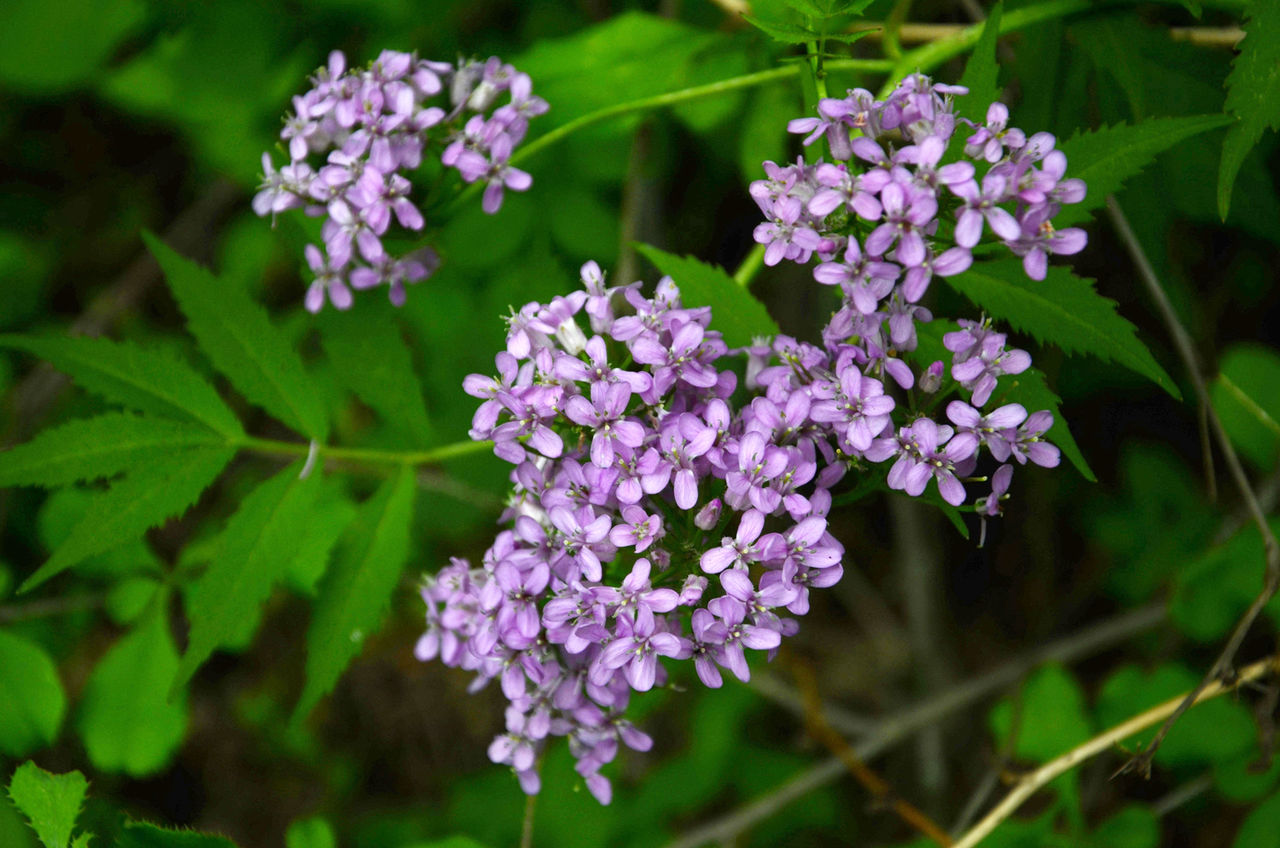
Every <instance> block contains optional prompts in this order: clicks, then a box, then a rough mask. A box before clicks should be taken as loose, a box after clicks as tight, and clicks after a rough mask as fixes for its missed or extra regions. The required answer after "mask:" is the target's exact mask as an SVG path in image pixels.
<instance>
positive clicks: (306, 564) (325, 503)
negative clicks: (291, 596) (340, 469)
mask: <svg viewBox="0 0 1280 848" xmlns="http://www.w3.org/2000/svg"><path fill="white" fill-rule="evenodd" d="M355 517H356V506H355V504H353V503H352V502H351V501H350V499H348V498H347V497H346V495H335V496H330V497H326V496H325V495H324V494H321V495H320V496H319V498H318V499H317V501H316V505H315V508H314V511H313V512H312V515H311V522H310V524H309V526H308V529H307V532H306V535H305V536H304V538H302V539H301V540H300V541H299V542H298V550H297V554H296V555H295V557H294V560H293V562H292V563H291V564H290V565H289V571H288V573H287V574H286V575H285V580H286V582H287V583H288V584H289V586H290V588H292V589H294V590H296V591H298V592H302V593H303V594H306V595H312V596H314V595H315V592H316V584H317V583H318V582H319V581H320V578H321V576H323V574H324V572H325V569H326V568H328V567H329V555H330V554H331V553H332V552H333V548H334V545H336V544H337V543H338V538H339V537H340V536H341V535H342V533H343V531H345V530H346V529H347V526H348V525H350V524H351V522H352V521H353V520H354V519H355Z"/></svg>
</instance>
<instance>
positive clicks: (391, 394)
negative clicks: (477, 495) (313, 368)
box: [320, 300, 431, 444]
mask: <svg viewBox="0 0 1280 848" xmlns="http://www.w3.org/2000/svg"><path fill="white" fill-rule="evenodd" d="M393 310H394V307H392V306H391V305H390V304H389V303H386V302H385V301H381V300H379V301H375V302H362V303H360V304H357V305H356V307H355V308H354V309H351V310H350V311H346V312H343V311H339V310H336V309H330V310H327V311H326V312H325V313H324V314H323V315H322V316H321V329H322V333H321V336H320V340H321V342H322V343H323V344H324V349H325V353H327V354H328V355H329V361H330V362H331V363H333V368H334V371H335V372H336V373H337V375H338V379H339V380H341V381H342V383H343V384H344V385H345V386H346V387H347V388H348V389H351V390H352V391H353V392H355V395H356V397H358V398H360V400H362V401H364V402H365V403H366V404H368V405H369V406H370V407H371V408H372V409H373V410H374V411H375V412H377V413H379V414H380V415H381V416H382V417H383V419H384V420H385V421H386V423H387V424H389V425H391V426H392V427H395V428H396V429H397V430H399V431H400V432H403V433H406V434H407V435H409V436H412V437H413V438H414V439H415V440H417V441H418V442H419V443H420V444H425V443H427V442H429V441H430V440H431V424H430V422H428V420H427V407H426V404H425V403H424V402H423V396H422V384H421V383H420V382H419V381H418V377H417V375H416V374H415V373H414V370H413V356H412V354H411V353H410V352H409V346H408V345H407V344H405V341H404V336H403V335H401V333H400V324H399V320H398V316H397V315H396V314H395V313H394V311H393Z"/></svg>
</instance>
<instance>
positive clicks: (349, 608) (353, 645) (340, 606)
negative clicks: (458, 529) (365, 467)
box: [294, 467, 414, 719]
mask: <svg viewBox="0 0 1280 848" xmlns="http://www.w3.org/2000/svg"><path fill="white" fill-rule="evenodd" d="M413 494H414V482H413V470H412V469H411V468H409V467H405V468H403V469H402V470H401V471H400V473H399V474H397V475H396V476H395V477H394V478H392V479H391V480H388V481H387V482H386V483H384V484H383V486H382V488H381V489H379V490H378V492H377V494H375V495H374V496H373V497H372V498H370V499H369V500H368V501H367V502H366V503H365V504H363V505H362V506H361V508H360V512H359V514H358V515H357V516H356V519H355V521H354V522H353V523H352V524H351V526H350V527H348V528H347V531H346V533H344V534H343V537H342V539H341V540H340V541H339V546H338V551H337V555H336V556H335V558H334V561H333V564H332V565H330V566H329V570H328V571H327V572H326V573H325V576H324V578H323V579H322V580H321V582H320V592H319V599H318V600H317V601H316V607H315V616H314V618H313V619H312V622H311V629H310V631H309V632H308V633H307V682H306V685H305V686H304V687H303V690H302V697H301V698H300V699H299V701H298V708H297V711H296V712H295V714H294V715H295V719H301V718H303V717H305V716H306V714H307V713H309V712H310V711H311V708H312V707H314V706H315V705H316V703H317V702H319V700H320V699H321V698H322V697H324V695H325V694H326V693H327V692H328V691H329V690H330V689H332V688H333V685H334V683H336V682H337V680H338V677H339V675H341V674H342V670H343V669H345V668H346V667H347V664H348V663H349V662H350V661H351V658H352V657H354V656H355V655H356V653H358V652H359V650H360V646H361V644H362V643H363V641H364V638H365V636H367V635H368V634H369V633H372V632H373V631H374V630H376V629H377V627H378V624H379V622H380V620H381V618H382V612H383V609H384V608H385V607H386V605H387V600H388V598H390V596H391V592H392V591H393V590H394V589H395V586H396V581H397V580H398V579H399V577H400V571H401V569H403V568H404V563H405V560H406V558H407V557H408V555H409V524H410V519H411V518H412V517H413Z"/></svg>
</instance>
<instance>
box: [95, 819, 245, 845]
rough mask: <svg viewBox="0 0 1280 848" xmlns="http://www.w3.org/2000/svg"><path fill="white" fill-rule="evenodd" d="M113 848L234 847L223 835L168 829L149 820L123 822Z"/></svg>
mask: <svg viewBox="0 0 1280 848" xmlns="http://www.w3.org/2000/svg"><path fill="white" fill-rule="evenodd" d="M115 848H236V844H235V843H234V842H232V841H231V840H230V839H228V838H227V837H225V836H219V835H217V834H214V833H198V832H197V831H194V830H169V829H168V828H163V827H160V826H159V825H155V824H151V823H150V822H134V821H131V822H125V826H124V830H123V831H122V832H121V834H120V838H119V840H118V841H117V842H116V845H115Z"/></svg>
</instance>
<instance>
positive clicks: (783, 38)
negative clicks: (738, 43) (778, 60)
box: [742, 14, 872, 44]
mask: <svg viewBox="0 0 1280 848" xmlns="http://www.w3.org/2000/svg"><path fill="white" fill-rule="evenodd" d="M742 19H743V20H745V21H746V22H747V23H749V24H751V25H752V26H753V27H755V28H756V29H758V30H760V31H761V32H763V33H764V34H765V35H767V36H769V37H770V38H772V39H773V40H774V41H777V42H780V43H782V44H808V43H810V42H815V41H819V40H821V41H838V42H841V43H843V44H852V43H853V42H855V41H858V40H859V39H862V38H866V37H867V36H868V35H870V34H871V33H872V30H869V29H863V30H858V31H856V32H828V33H826V34H823V33H821V32H819V31H818V30H815V29H812V28H810V27H807V26H801V25H799V24H791V23H786V22H784V21H766V20H764V19H762V18H757V17H755V16H754V15H747V14H744V15H742Z"/></svg>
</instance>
